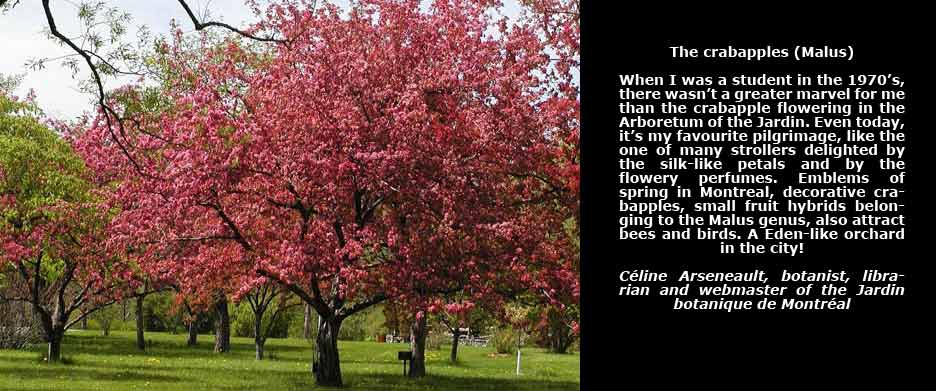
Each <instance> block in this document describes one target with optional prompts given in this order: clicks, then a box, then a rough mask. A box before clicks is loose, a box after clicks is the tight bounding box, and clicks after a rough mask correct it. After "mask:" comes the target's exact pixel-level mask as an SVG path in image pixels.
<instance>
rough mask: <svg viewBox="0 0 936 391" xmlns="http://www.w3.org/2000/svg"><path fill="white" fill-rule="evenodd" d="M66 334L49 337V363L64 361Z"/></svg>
mask: <svg viewBox="0 0 936 391" xmlns="http://www.w3.org/2000/svg"><path fill="white" fill-rule="evenodd" d="M63 334H64V333H53V335H51V336H48V337H47V339H48V340H49V357H48V359H49V362H50V363H57V362H59V361H61V360H62V337H63Z"/></svg>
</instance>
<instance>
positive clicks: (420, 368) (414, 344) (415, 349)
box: [409, 315, 429, 377]
mask: <svg viewBox="0 0 936 391" xmlns="http://www.w3.org/2000/svg"><path fill="white" fill-rule="evenodd" d="M416 318H417V319H416V320H414V321H413V325H412V327H410V351H411V352H412V353H413V359H412V360H410V367H409V377H423V376H426V334H428V332H429V330H428V327H427V326H426V315H422V316H416Z"/></svg>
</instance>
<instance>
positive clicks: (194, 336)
mask: <svg viewBox="0 0 936 391" xmlns="http://www.w3.org/2000/svg"><path fill="white" fill-rule="evenodd" d="M185 344H186V345H187V346H196V345H198V318H197V317H194V318H192V321H191V322H189V325H188V341H186V343H185Z"/></svg>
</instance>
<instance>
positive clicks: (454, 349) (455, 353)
mask: <svg viewBox="0 0 936 391" xmlns="http://www.w3.org/2000/svg"><path fill="white" fill-rule="evenodd" d="M460 337H461V330H460V329H459V328H458V327H455V328H454V329H452V356H451V361H452V362H453V363H455V362H458V339H459V338H460Z"/></svg>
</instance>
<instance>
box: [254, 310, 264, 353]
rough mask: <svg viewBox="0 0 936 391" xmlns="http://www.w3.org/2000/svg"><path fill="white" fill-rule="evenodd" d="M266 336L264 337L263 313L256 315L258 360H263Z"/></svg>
mask: <svg viewBox="0 0 936 391" xmlns="http://www.w3.org/2000/svg"><path fill="white" fill-rule="evenodd" d="M265 343H266V336H265V335H263V313H260V314H254V346H255V347H256V350H257V360H258V361H260V360H263V345H264V344H265Z"/></svg>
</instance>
